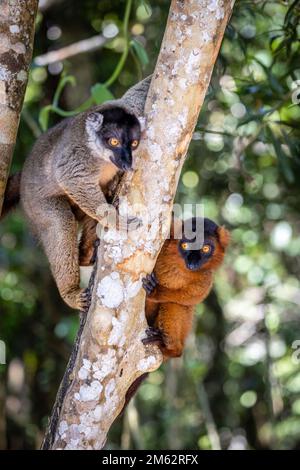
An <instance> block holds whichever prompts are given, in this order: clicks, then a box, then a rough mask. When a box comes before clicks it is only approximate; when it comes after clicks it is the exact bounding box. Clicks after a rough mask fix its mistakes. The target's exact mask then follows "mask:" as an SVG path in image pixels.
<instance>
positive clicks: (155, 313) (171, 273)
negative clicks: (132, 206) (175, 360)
mask: <svg viewBox="0 0 300 470" xmlns="http://www.w3.org/2000/svg"><path fill="white" fill-rule="evenodd" d="M89 225H90V227H89V228H90V230H89V232H88V234H89V236H88V237H87V238H86V240H85V245H84V246H83V245H81V257H82V259H85V263H86V264H87V265H88V264H89V260H90V259H91V255H92V252H93V246H94V242H95V239H96V231H95V226H94V227H93V226H92V225H93V222H92V221H91V223H90V224H89ZM180 226H181V227H180ZM184 227H190V229H189V232H190V233H186V234H185V228H184ZM178 228H180V232H182V233H183V238H180V239H177V238H175V235H176V232H177V233H178ZM175 229H176V230H175ZM197 230H198V231H200V232H201V233H197ZM186 232H188V230H186ZM195 234H196V235H195ZM228 243H229V232H228V231H227V230H226V229H225V228H224V227H219V226H218V225H217V224H216V223H215V222H213V221H212V220H210V219H207V218H205V219H200V218H195V217H194V218H192V219H189V220H187V221H185V222H182V221H179V220H176V221H175V223H174V224H172V227H171V233H170V238H169V239H167V240H166V241H165V243H164V245H163V247H162V249H161V251H160V254H159V256H158V258H157V261H156V264H155V267H154V270H153V272H152V274H149V275H147V276H146V277H145V278H144V279H143V286H144V289H145V291H146V293H147V297H146V308H145V313H146V318H147V322H148V324H149V329H148V330H147V338H145V339H144V340H143V342H144V343H149V342H157V343H158V344H159V346H160V348H161V350H162V352H163V355H164V358H165V359H167V358H169V357H178V356H181V354H182V352H183V348H184V344H185V340H186V337H187V335H188V333H189V331H190V329H191V326H192V320H193V314H194V310H195V307H196V305H198V304H199V303H200V302H202V301H203V300H204V299H205V298H206V297H207V296H208V294H209V292H210V290H211V288H212V285H213V278H214V273H215V271H216V269H217V268H218V267H219V266H220V265H221V264H222V262H223V259H224V255H225V251H226V248H227V245H228Z"/></svg>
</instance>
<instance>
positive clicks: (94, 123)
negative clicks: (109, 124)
mask: <svg viewBox="0 0 300 470" xmlns="http://www.w3.org/2000/svg"><path fill="white" fill-rule="evenodd" d="M102 123H103V114H101V113H96V112H92V113H90V114H88V116H87V118H86V128H87V131H88V133H90V132H97V131H99V130H100V127H101V126H102Z"/></svg>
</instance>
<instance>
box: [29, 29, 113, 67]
mask: <svg viewBox="0 0 300 470" xmlns="http://www.w3.org/2000/svg"><path fill="white" fill-rule="evenodd" d="M107 41H108V39H107V38H105V37H104V36H102V35H99V34H97V36H92V37H91V38H88V39H83V40H82V41H78V42H74V43H73V44H70V45H69V46H66V47H62V48H61V49H58V50H56V51H50V52H47V53H46V54H43V55H39V56H37V57H35V59H34V61H33V63H34V64H35V65H38V66H39V67H43V66H45V65H49V64H54V63H55V62H60V61H62V60H65V59H68V58H70V57H74V56H75V55H79V54H83V53H86V52H92V51H96V50H97V49H101V48H102V47H103V46H104V44H105V43H106V42H107Z"/></svg>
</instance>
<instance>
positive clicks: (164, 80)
mask: <svg viewBox="0 0 300 470" xmlns="http://www.w3.org/2000/svg"><path fill="white" fill-rule="evenodd" d="M230 13H231V1H230V0H224V1H221V0H219V1H218V0H189V1H186V2H181V1H180V2H179V1H178V0H172V2H171V8H170V15H169V19H168V24H167V29H166V32H165V35H164V39H163V43H162V46H161V51H160V55H159V58H158V62H157V66H156V68H155V71H154V73H153V78H152V83H151V87H150V90H149V94H148V98H147V102H146V106H145V117H146V120H145V126H146V129H145V132H144V139H143V140H142V141H141V144H140V146H139V149H138V151H137V158H136V163H135V164H136V171H135V172H134V173H131V174H130V175H125V178H124V180H123V183H122V186H121V188H120V191H119V192H118V199H119V201H120V203H119V211H120V213H122V214H123V213H124V214H125V213H127V214H128V215H129V216H136V217H139V218H141V219H142V221H143V225H142V227H141V228H139V229H138V230H136V231H135V232H129V234H128V235H127V234H126V233H123V234H122V232H121V233H120V232H117V231H114V230H111V229H110V230H108V231H107V232H106V233H104V234H103V236H102V242H101V244H100V247H99V250H98V268H97V272H96V277H95V287H94V292H93V296H92V305H91V308H90V311H89V313H88V317H87V321H86V325H85V327H84V330H83V334H82V337H81V342H80V348H79V354H78V357H77V359H76V363H75V367H74V374H73V375H74V379H73V381H72V384H71V386H70V388H69V390H68V391H67V394H66V396H65V399H64V403H63V406H62V411H61V413H60V417H59V426H58V430H57V433H56V437H55V442H54V445H53V448H54V449H56V448H63V449H68V448H74V449H83V448H84V449H87V448H92V449H100V448H101V447H102V446H103V445H104V444H105V440H106V435H107V432H108V430H109V428H110V426H111V424H112V423H113V421H114V420H115V419H116V417H117V416H118V414H119V413H120V411H121V409H122V407H123V405H124V399H125V395H126V392H127V390H128V388H129V386H130V385H131V384H132V383H133V381H134V380H135V379H136V378H137V377H139V376H140V375H141V374H143V373H145V372H149V371H152V370H155V369H156V368H157V367H158V366H159V365H160V363H161V361H162V355H161V353H160V351H159V349H158V348H157V346H155V345H153V344H148V345H147V346H144V345H143V343H142V341H141V340H142V338H143V337H145V329H146V327H147V324H146V321H145V315H144V305H145V293H144V292H143V290H142V289H141V285H142V284H141V280H142V278H143V276H144V275H145V274H146V273H150V272H151V271H152V270H153V267H154V264H155V259H156V256H157V254H158V251H159V249H160V248H161V246H162V243H163V241H164V236H165V233H166V230H165V229H166V227H167V228H168V227H169V220H170V214H171V209H172V201H173V199H174V195H175V192H176V187H177V183H178V178H179V175H180V170H181V168H182V165H183V163H184V159H185V156H186V153H187V149H188V145H189V142H190V140H191V138H192V135H193V131H194V127H195V124H196V121H197V116H198V113H199V110H200V107H201V105H202V102H203V99H204V96H205V93H206V90H207V88H208V85H209V81H210V76H211V72H212V69H213V64H214V61H215V59H216V56H217V53H218V50H219V47H220V44H221V40H222V38H223V33H224V29H225V26H226V24H227V20H228V18H229V16H230ZM162 205H163V216H162V214H160V212H161V211H160V210H161V207H162ZM83 358H84V359H86V360H88V361H89V362H84V361H83Z"/></svg>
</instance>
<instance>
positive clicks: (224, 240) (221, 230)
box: [217, 227, 230, 250]
mask: <svg viewBox="0 0 300 470" xmlns="http://www.w3.org/2000/svg"><path fill="white" fill-rule="evenodd" d="M217 232H218V237H219V242H220V245H221V247H222V248H223V249H224V250H225V249H226V248H227V246H228V244H229V242H230V233H229V232H228V230H226V228H225V227H218V230H217Z"/></svg>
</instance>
